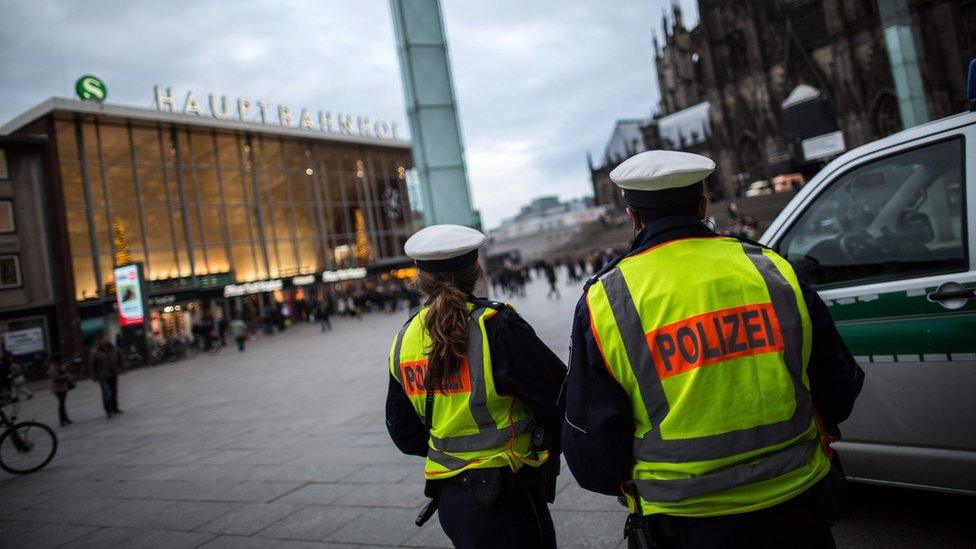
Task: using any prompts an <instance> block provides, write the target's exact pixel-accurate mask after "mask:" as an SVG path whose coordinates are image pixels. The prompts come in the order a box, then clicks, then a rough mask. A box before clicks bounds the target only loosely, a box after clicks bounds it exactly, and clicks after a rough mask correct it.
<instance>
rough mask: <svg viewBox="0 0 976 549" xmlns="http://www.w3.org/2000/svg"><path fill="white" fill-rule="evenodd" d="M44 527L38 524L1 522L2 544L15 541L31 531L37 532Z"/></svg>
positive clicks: (0, 540) (0, 534)
mask: <svg viewBox="0 0 976 549" xmlns="http://www.w3.org/2000/svg"><path fill="white" fill-rule="evenodd" d="M41 526H42V525H41V524H40V523H36V522H23V521H13V520H0V542H3V541H5V540H10V539H13V538H15V537H17V536H19V535H21V534H23V533H25V532H27V531H29V530H35V529H37V528H40V527H41Z"/></svg>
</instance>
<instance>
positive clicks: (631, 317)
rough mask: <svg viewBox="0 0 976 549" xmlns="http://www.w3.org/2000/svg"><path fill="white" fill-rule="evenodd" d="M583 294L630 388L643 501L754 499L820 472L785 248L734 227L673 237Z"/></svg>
mask: <svg viewBox="0 0 976 549" xmlns="http://www.w3.org/2000/svg"><path fill="white" fill-rule="evenodd" d="M586 300H587V303H588V305H589V310H590V314H591V318H592V328H593V332H594V334H593V335H594V337H595V339H596V341H597V344H598V347H599V348H600V352H601V353H603V357H604V360H605V361H606V364H607V367H608V369H609V370H610V373H611V374H612V375H613V376H614V378H615V379H616V380H617V382H619V383H620V385H621V386H622V387H623V388H624V390H625V391H626V392H627V394H628V396H629V397H630V401H631V406H632V409H633V414H634V425H635V432H634V452H633V454H634V465H633V469H632V474H631V478H632V479H633V485H634V487H635V488H636V490H637V494H638V496H639V499H640V504H641V506H642V512H643V513H644V514H654V513H665V514H669V515H677V516H714V515H726V514H733V513H745V512H749V511H756V510H759V509H763V508H766V507H771V506H773V505H776V504H778V503H782V502H784V501H786V500H788V499H790V498H792V497H794V496H797V495H799V494H801V493H803V492H804V491H805V490H807V489H809V488H810V487H811V486H812V485H813V484H815V483H816V482H817V481H818V480H820V479H821V478H823V477H824V475H826V474H827V472H828V471H829V469H830V462H829V461H828V459H827V458H826V456H825V455H824V453H823V450H822V449H821V447H820V444H819V431H818V428H817V425H816V422H815V419H814V413H813V405H812V403H811V399H810V391H809V380H808V378H807V364H808V362H809V358H810V348H811V325H810V316H809V314H808V312H807V308H806V304H805V303H804V301H803V295H802V291H801V289H800V285H799V282H798V281H797V279H796V275H795V273H794V272H793V269H792V267H791V266H790V264H789V263H788V262H787V261H786V260H785V259H783V258H781V257H780V256H778V255H777V254H776V253H774V252H772V251H770V250H765V249H763V248H760V247H758V246H754V245H751V244H746V243H742V242H740V241H738V240H736V239H733V238H727V237H711V238H687V239H679V240H674V241H671V242H667V243H664V244H661V245H659V246H654V247H652V248H650V249H648V250H646V251H644V252H642V253H638V254H635V255H633V256H630V257H627V258H625V259H623V260H622V261H621V262H620V263H619V264H618V265H617V266H616V267H615V268H614V269H612V270H610V271H609V272H607V273H606V274H604V275H602V276H601V277H600V278H599V280H598V281H596V282H595V283H594V284H593V285H592V286H590V288H589V289H588V291H587V293H586ZM630 503H631V509H632V510H634V509H635V508H634V507H633V506H634V505H635V504H636V502H635V501H634V498H631V501H630Z"/></svg>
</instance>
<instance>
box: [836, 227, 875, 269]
mask: <svg viewBox="0 0 976 549" xmlns="http://www.w3.org/2000/svg"><path fill="white" fill-rule="evenodd" d="M838 245H839V246H840V250H841V252H843V253H844V255H845V256H846V257H847V259H848V260H849V261H850V262H852V263H860V262H864V261H870V260H872V259H876V258H877V257H878V256H879V255H880V254H881V252H882V250H881V247H880V246H879V245H878V243H877V242H876V241H875V239H874V237H872V236H871V235H870V234H869V233H868V232H867V231H864V230H860V231H855V232H852V233H848V234H845V235H844V236H842V237H841V238H840V241H839V242H838Z"/></svg>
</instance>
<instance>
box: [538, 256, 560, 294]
mask: <svg viewBox="0 0 976 549" xmlns="http://www.w3.org/2000/svg"><path fill="white" fill-rule="evenodd" d="M542 270H543V271H545V273H546V282H548V283H549V292H548V293H546V299H549V298H551V297H555V298H556V299H559V298H560V297H562V296H560V295H559V285H558V284H556V268H555V267H554V266H553V264H552V261H546V262H545V263H544V264H543V266H542Z"/></svg>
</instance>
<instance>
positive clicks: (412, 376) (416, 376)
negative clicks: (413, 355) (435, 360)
mask: <svg viewBox="0 0 976 549" xmlns="http://www.w3.org/2000/svg"><path fill="white" fill-rule="evenodd" d="M426 372H427V359H423V360H415V361H413V362H401V363H400V379H401V380H402V384H403V390H404V392H406V393H407V396H425V395H426V394H427V387H425V386H424V374H425V373H426ZM437 392H438V393H441V394H446V395H453V394H458V393H470V392H471V372H470V371H468V359H467V358H465V359H464V360H462V361H461V369H460V370H458V373H457V375H456V376H454V379H452V380H451V382H450V383H448V384H447V386H446V387H443V388H439V389H437Z"/></svg>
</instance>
